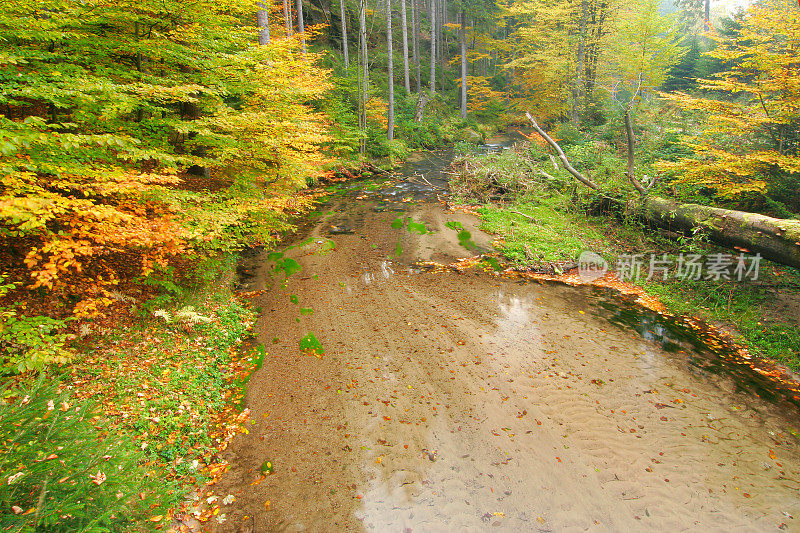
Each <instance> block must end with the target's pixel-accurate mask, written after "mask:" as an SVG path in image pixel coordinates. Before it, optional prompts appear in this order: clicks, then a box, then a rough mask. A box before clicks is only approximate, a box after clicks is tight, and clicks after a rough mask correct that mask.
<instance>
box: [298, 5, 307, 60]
mask: <svg viewBox="0 0 800 533" xmlns="http://www.w3.org/2000/svg"><path fill="white" fill-rule="evenodd" d="M297 29H298V31H299V32H300V43H301V46H302V49H303V55H305V53H306V25H305V22H304V21H303V0H297Z"/></svg>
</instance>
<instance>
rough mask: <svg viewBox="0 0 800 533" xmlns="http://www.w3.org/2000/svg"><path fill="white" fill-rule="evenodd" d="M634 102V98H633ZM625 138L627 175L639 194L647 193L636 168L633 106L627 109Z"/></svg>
mask: <svg viewBox="0 0 800 533" xmlns="http://www.w3.org/2000/svg"><path fill="white" fill-rule="evenodd" d="M631 103H633V100H631ZM624 120H625V138H626V139H627V141H628V167H627V168H626V169H625V175H626V176H627V177H628V181H630V182H631V185H633V188H634V189H636V190H637V191H638V192H639V194H641V195H645V194H647V190H646V189H645V188H644V187H643V186H642V184H641V183H640V182H639V180H638V179H636V168H635V166H634V165H635V159H634V156H635V150H634V148H635V145H636V138H635V137H634V136H633V123H632V121H631V108H630V106H628V107H627V108H626V109H625V117H624Z"/></svg>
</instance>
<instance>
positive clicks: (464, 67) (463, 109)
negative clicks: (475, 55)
mask: <svg viewBox="0 0 800 533" xmlns="http://www.w3.org/2000/svg"><path fill="white" fill-rule="evenodd" d="M466 20H467V14H466V13H465V12H464V10H462V11H461V35H459V40H460V42H461V118H467V22H466Z"/></svg>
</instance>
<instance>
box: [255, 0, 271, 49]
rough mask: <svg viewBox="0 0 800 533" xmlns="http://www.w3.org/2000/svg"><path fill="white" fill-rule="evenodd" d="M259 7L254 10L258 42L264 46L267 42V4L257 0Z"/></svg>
mask: <svg viewBox="0 0 800 533" xmlns="http://www.w3.org/2000/svg"><path fill="white" fill-rule="evenodd" d="M258 7H259V8H260V9H259V10H258V11H257V12H256V20H257V22H258V44H259V45H261V46H264V45H265V44H269V11H268V8H269V5H268V4H267V3H266V2H259V3H258Z"/></svg>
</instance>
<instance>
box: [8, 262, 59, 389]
mask: <svg viewBox="0 0 800 533" xmlns="http://www.w3.org/2000/svg"><path fill="white" fill-rule="evenodd" d="M5 279H6V278H5V276H2V275H0V299H1V298H3V297H4V296H5V295H6V294H7V293H8V292H9V291H10V290H12V289H14V288H15V287H16V286H17V285H18V284H17V283H4V281H5ZM68 320H69V319H64V320H57V319H54V318H49V317H46V316H26V315H25V314H23V313H22V312H21V311H20V310H19V307H18V306H17V305H16V304H15V305H11V306H8V307H6V306H0V353H2V359H0V376H2V375H6V374H13V373H20V372H27V371H29V370H41V369H43V368H44V367H45V366H47V365H49V364H52V363H66V362H68V361H69V360H71V359H72V357H73V355H74V354H73V353H72V351H71V350H70V349H69V348H67V347H66V346H65V343H66V342H67V339H68V338H69V334H68V333H67V332H66V326H67V321H68Z"/></svg>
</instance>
